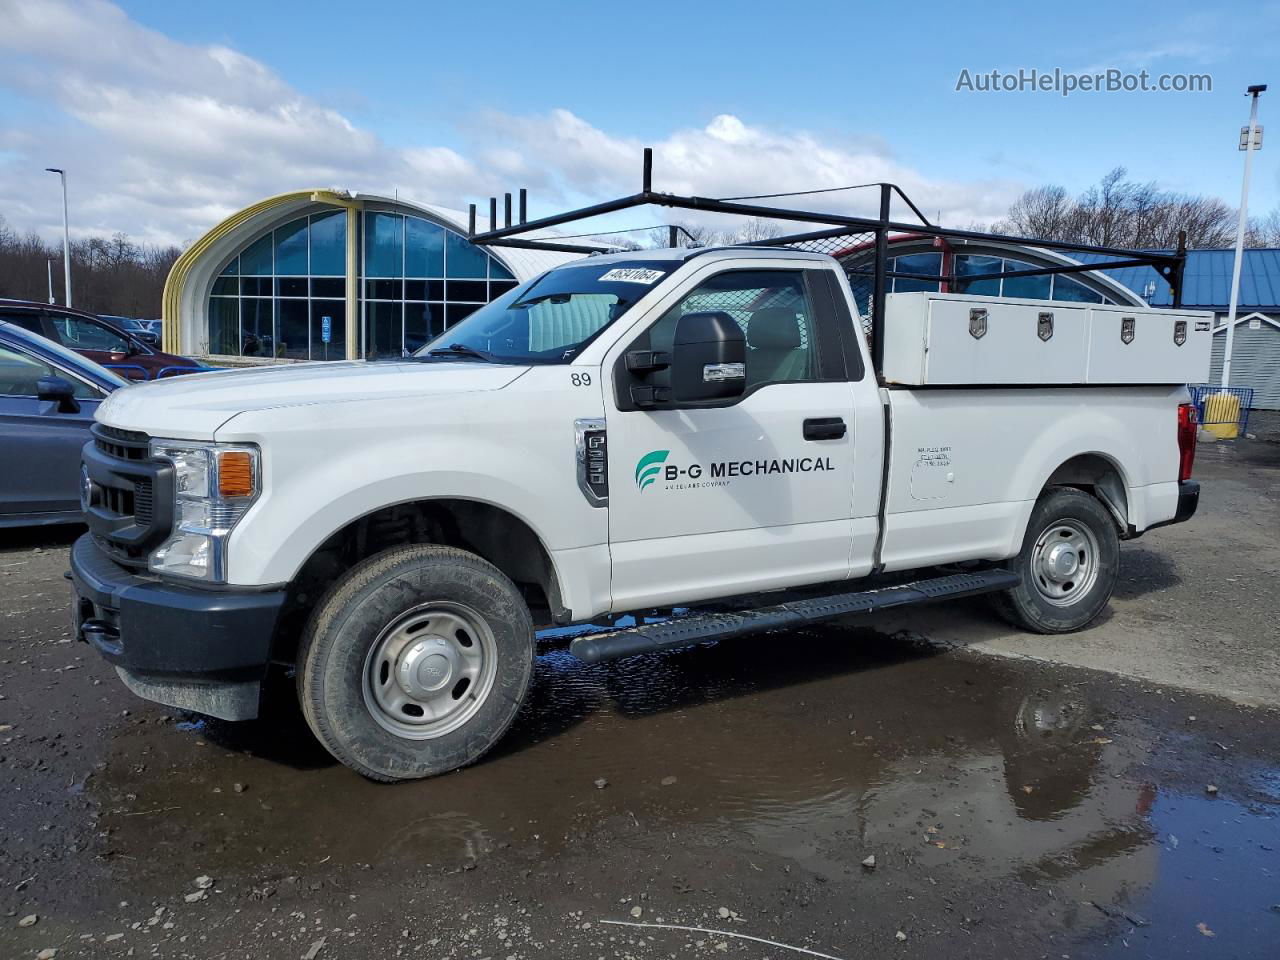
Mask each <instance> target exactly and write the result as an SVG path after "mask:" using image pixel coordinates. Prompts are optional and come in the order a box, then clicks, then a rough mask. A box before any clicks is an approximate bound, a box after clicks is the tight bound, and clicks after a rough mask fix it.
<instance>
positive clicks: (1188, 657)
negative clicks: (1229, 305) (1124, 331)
mask: <svg viewBox="0 0 1280 960" xmlns="http://www.w3.org/2000/svg"><path fill="white" fill-rule="evenodd" d="M1257 429H1258V435H1259V437H1260V439H1259V440H1257V441H1254V442H1248V441H1241V442H1238V443H1233V444H1218V445H1214V446H1202V447H1201V449H1200V454H1199V456H1200V460H1199V465H1198V469H1197V474H1198V476H1199V477H1200V479H1201V480H1202V482H1203V483H1204V498H1203V501H1202V506H1201V512H1200V514H1199V515H1198V516H1197V517H1196V518H1195V519H1194V520H1193V521H1192V522H1191V523H1189V524H1186V525H1184V526H1182V527H1174V528H1170V529H1166V530H1160V531H1154V532H1152V533H1151V534H1150V535H1149V536H1148V537H1146V538H1143V539H1141V540H1139V541H1136V542H1134V543H1132V544H1128V545H1126V546H1125V548H1124V570H1123V583H1122V585H1121V589H1120V590H1119V592H1118V594H1117V597H1116V599H1115V601H1114V604H1113V610H1112V612H1111V613H1110V615H1109V616H1107V617H1106V618H1105V619H1104V621H1103V622H1101V623H1099V624H1098V625H1096V626H1095V627H1094V628H1092V629H1091V630H1089V631H1087V632H1085V633H1083V634H1080V635H1077V636H1072V637H1065V638H1056V639H1051V640H1043V639H1038V638H1028V637H1025V636H1022V635H1019V634H1014V633H1011V632H1010V631H1008V630H1007V629H1006V628H1005V627H1003V626H1002V625H1001V624H1000V623H999V621H997V620H995V619H994V618H993V617H992V616H991V615H990V614H989V613H988V612H987V611H986V608H985V607H984V606H983V605H982V604H981V603H978V602H973V603H965V604H960V605H953V606H950V607H945V608H942V607H940V608H937V609H931V610H923V611H917V612H913V613H910V614H906V615H902V616H899V617H896V618H894V619H888V618H884V619H879V620H875V621H872V622H868V621H865V620H862V621H850V622H848V623H844V624H837V625H832V626H828V627H823V628H821V629H813V630H806V631H800V632H794V633H783V634H774V635H769V636H764V637H758V638H754V639H748V640H739V641H733V642H727V643H723V644H719V645H707V646H703V647H700V648H697V649H695V650H690V651H685V652H682V653H678V654H671V655H666V656H651V657H644V658H637V659H634V660H630V661H625V662H621V663H616V664H611V665H606V666H601V667H586V666H584V665H582V664H580V663H578V662H577V661H576V660H574V659H573V658H571V657H570V656H569V655H568V654H567V653H566V652H564V650H563V648H561V647H558V646H556V645H555V644H547V645H546V646H545V647H544V648H543V651H542V655H541V656H540V657H539V660H538V669H537V677H536V682H535V688H534V693H533V696H532V698H531V701H530V703H529V705H528V707H527V709H526V711H525V712H524V714H523V715H522V717H521V718H520V720H519V721H518V723H517V726H516V728H515V730H514V732H513V733H512V734H511V735H509V736H508V738H507V740H506V741H505V742H504V743H503V744H502V745H501V746H500V748H499V749H498V750H497V751H496V752H495V753H494V754H492V755H491V756H490V757H489V758H487V759H486V760H485V761H484V762H482V763H481V764H479V765H477V766H475V767H473V768H470V769H468V770H464V771H461V772H459V773H456V774H452V775H449V776H446V777H443V778H439V779H437V780H434V781H430V782H423V783H415V784H408V785H401V786H392V787H387V786H378V785H374V784H371V783H368V782H365V781H363V780H361V779H359V778H357V777H356V776H354V775H353V774H351V773H350V772H348V771H347V770H345V769H344V768H342V767H339V766H336V765H334V764H333V763H332V762H331V761H330V760H329V759H328V757H327V755H325V754H324V753H323V752H322V751H321V750H320V749H319V748H318V747H317V746H316V744H315V743H314V741H313V740H312V739H311V738H310V736H309V734H308V733H307V731H306V729H305V726H304V725H303V724H302V723H301V721H300V719H299V717H298V715H297V713H296V710H294V709H293V708H292V707H291V706H290V703H289V699H288V693H289V691H288V688H287V686H284V687H283V688H282V689H281V690H280V691H279V692H280V693H281V694H282V695H281V696H280V697H278V698H277V704H278V705H277V707H276V708H275V710H274V711H273V712H272V714H271V715H270V716H268V717H264V718H263V719H262V720H259V721H256V722H254V723H250V724H240V725H235V724H224V723H218V722H215V721H202V720H200V719H198V718H193V717H189V716H184V715H182V714H178V713H175V712H173V711H170V710H167V709H165V708H161V707H157V706H153V705H151V704H148V703H145V702H143V701H140V700H138V699H136V698H134V697H133V696H132V695H131V694H129V693H128V692H127V691H125V690H124V689H123V688H122V687H121V686H120V684H119V683H118V682H117V681H116V679H115V677H114V675H113V674H112V673H111V671H109V670H108V669H107V668H106V667H105V666H104V664H103V663H102V662H101V661H99V659H98V658H97V657H96V656H95V655H93V654H92V652H91V651H89V650H88V649H86V648H85V647H83V646H81V645H79V644H75V643H72V642H70V640H69V634H68V614H67V595H66V590H67V588H66V586H65V584H64V582H63V580H62V578H61V574H62V571H63V570H64V569H65V563H66V562H65V552H66V546H67V544H68V543H69V539H70V536H71V535H70V534H69V533H61V534H52V533H48V532H44V533H28V534H22V535H14V534H8V535H0V537H2V539H0V596H3V606H2V607H0V698H3V699H0V783H2V784H3V793H2V794H0V957H3V958H6V960H7V958H9V957H15V958H21V957H27V958H34V957H36V956H37V954H38V953H39V952H40V951H41V950H46V949H56V950H57V951H58V953H57V956H58V957H81V956H83V957H111V958H114V957H125V956H136V957H142V956H153V957H199V958H205V957H253V958H258V957H272V958H275V957H284V958H289V957H298V958H303V957H309V958H311V960H330V958H371V957H400V956H405V957H424V958H437V957H439V958H481V957H491V958H495V960H503V958H519V960H525V958H542V957H546V958H586V960H595V958H606V957H607V958H614V957H636V958H667V957H671V958H683V957H698V956H707V957H715V956H720V955H730V956H739V957H743V958H766V957H769V958H780V957H801V956H806V955H807V956H814V955H818V956H829V957H836V958H842V960H853V958H863V957H911V958H916V957H947V958H951V957H1052V958H1062V957H1070V958H1080V957H1085V958H1087V957H1113V956H1115V957H1119V956H1125V957H1151V958H1168V957H1183V956H1187V957H1191V956H1194V957H1270V956H1275V955H1276V954H1275V943H1276V942H1277V940H1278V939H1280V820H1278V819H1277V813H1278V812H1280V762H1278V757H1277V748H1276V743H1277V739H1278V738H1277V734H1278V733H1280V658H1278V655H1277V639H1276V629H1277V624H1280V596H1278V595H1280V591H1278V590H1277V589H1276V588H1275V586H1274V585H1275V584H1276V583H1277V582H1280V579H1278V578H1277V574H1280V551H1278V549H1277V545H1276V535H1277V533H1280V435H1276V436H1274V437H1273V435H1272V434H1271V433H1269V432H1265V431H1267V430H1268V429H1269V426H1268V424H1266V423H1263V424H1260V425H1259V426H1258V428H1257ZM1276 434H1280V431H1276ZM1211 787H1212V788H1213V789H1210V788H1211ZM869 857H874V861H869V860H867V859H866V858H869ZM872 863H874V865H871V864H872ZM198 878H202V879H198ZM33 916H34V917H35V918H36V919H35V920H34V922H29V923H28V920H27V918H30V917H33ZM672 926H679V927H689V928H699V929H695V930H685V929H671V927H672ZM747 938H761V939H763V940H766V941H774V942H775V944H774V945H770V944H768V943H762V942H759V940H753V939H747ZM779 944H781V945H785V946H781V945H779ZM787 947H794V948H802V949H803V950H806V951H809V953H807V954H806V953H800V952H795V951H794V950H791V949H787Z"/></svg>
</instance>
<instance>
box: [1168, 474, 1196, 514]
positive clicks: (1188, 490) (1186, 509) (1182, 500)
mask: <svg viewBox="0 0 1280 960" xmlns="http://www.w3.org/2000/svg"><path fill="white" fill-rule="evenodd" d="M1199 506H1200V482H1199V481H1198V480H1183V481H1182V483H1180V484H1178V512H1177V513H1176V514H1174V516H1173V522H1174V523H1183V522H1184V521H1187V520H1190V519H1191V518H1192V517H1194V516H1195V515H1196V508H1197V507H1199Z"/></svg>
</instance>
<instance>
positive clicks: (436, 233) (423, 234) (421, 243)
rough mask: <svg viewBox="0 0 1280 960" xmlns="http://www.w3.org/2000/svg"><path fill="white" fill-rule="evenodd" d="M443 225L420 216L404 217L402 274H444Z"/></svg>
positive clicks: (424, 275) (410, 275)
mask: <svg viewBox="0 0 1280 960" xmlns="http://www.w3.org/2000/svg"><path fill="white" fill-rule="evenodd" d="M444 234H445V230H444V227H441V226H439V225H437V224H434V223H431V222H429V221H427V220H423V219H422V218H421V217H406V218H405V250H404V275H405V276H406V277H422V278H424V279H425V278H428V277H430V278H432V279H435V278H438V277H443V276H444Z"/></svg>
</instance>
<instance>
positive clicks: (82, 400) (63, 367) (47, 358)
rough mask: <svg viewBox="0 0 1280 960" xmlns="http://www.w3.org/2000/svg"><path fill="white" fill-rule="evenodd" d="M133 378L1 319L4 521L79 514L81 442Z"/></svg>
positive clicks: (67, 518) (34, 521)
mask: <svg viewBox="0 0 1280 960" xmlns="http://www.w3.org/2000/svg"><path fill="white" fill-rule="evenodd" d="M127 382H128V381H126V380H123V379H122V378H120V377H118V376H117V375H116V374H114V373H112V372H111V371H110V370H107V369H105V368H103V367H101V366H99V365H98V364H96V363H94V362H92V361H91V360H86V359H85V358H84V357H82V356H80V355H79V354H77V353H74V352H72V351H71V350H67V349H66V348H64V347H62V346H60V345H59V344H56V343H52V342H50V341H49V340H47V339H46V338H44V337H42V336H38V335H37V334H34V333H31V332H30V331H28V330H24V329H22V328H21V327H18V326H16V325H14V324H12V323H6V322H4V320H3V319H0V462H3V463H4V464H5V466H4V467H3V468H0V527H20V526H35V525H38V524H46V523H79V522H80V519H81V517H80V449H81V448H82V447H83V446H84V445H85V443H86V442H87V441H88V439H89V426H90V424H92V423H93V415H94V412H95V411H96V410H97V409H98V405H99V404H100V403H102V401H103V399H104V398H105V397H106V396H107V394H109V393H110V392H111V391H112V390H115V389H117V388H118V387H123V386H125V385H126V384H127Z"/></svg>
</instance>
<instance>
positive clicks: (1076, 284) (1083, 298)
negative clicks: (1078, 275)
mask: <svg viewBox="0 0 1280 960" xmlns="http://www.w3.org/2000/svg"><path fill="white" fill-rule="evenodd" d="M1053 299H1055V300H1070V301H1072V302H1073V303H1102V294H1100V293H1098V292H1097V291H1096V290H1093V289H1091V288H1089V287H1086V286H1085V285H1084V284H1083V283H1081V282H1080V281H1079V280H1072V279H1071V278H1070V277H1064V276H1061V275H1059V276H1056V277H1054V278H1053Z"/></svg>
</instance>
